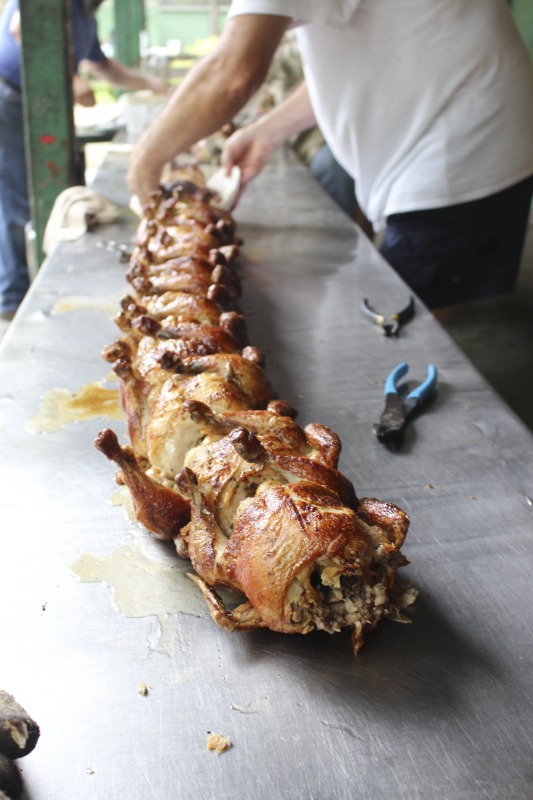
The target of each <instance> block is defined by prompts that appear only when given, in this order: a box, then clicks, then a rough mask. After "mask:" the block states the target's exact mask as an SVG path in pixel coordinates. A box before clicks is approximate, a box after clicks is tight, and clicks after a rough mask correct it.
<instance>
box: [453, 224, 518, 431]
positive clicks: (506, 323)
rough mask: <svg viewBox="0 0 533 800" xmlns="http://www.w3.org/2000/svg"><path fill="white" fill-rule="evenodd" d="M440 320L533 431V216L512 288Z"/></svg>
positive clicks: (458, 307)
mask: <svg viewBox="0 0 533 800" xmlns="http://www.w3.org/2000/svg"><path fill="white" fill-rule="evenodd" d="M443 325H444V328H445V329H446V330H447V331H448V333H449V334H450V336H452V338H453V339H454V340H455V341H456V342H457V344H458V345H459V347H460V348H461V349H462V350H463V351H464V352H465V354H466V355H467V356H468V358H470V360H471V361H472V363H473V364H474V366H475V367H476V368H477V369H478V370H479V372H481V374H482V375H484V376H485V378H486V379H487V380H488V381H489V383H490V384H491V385H492V386H493V387H494V388H495V389H496V391H497V392H498V393H499V394H500V395H501V397H503V399H504V400H505V401H506V402H507V403H508V405H509V406H510V407H511V408H512V409H513V411H514V412H515V413H516V414H517V415H518V416H519V417H520V418H521V419H522V420H523V422H525V424H526V425H527V426H528V427H529V428H531V430H533V215H532V217H531V219H530V224H529V229H528V236H527V239H526V246H525V250H524V257H523V261H522V268H521V271H520V277H519V282H518V286H517V289H516V291H515V292H514V293H513V294H512V295H506V296H505V297H501V298H496V299H491V300H482V301H478V302H474V303H466V304H464V305H463V306H456V308H455V309H454V310H453V311H452V313H451V314H450V316H449V318H448V319H447V320H446V322H445V323H443Z"/></svg>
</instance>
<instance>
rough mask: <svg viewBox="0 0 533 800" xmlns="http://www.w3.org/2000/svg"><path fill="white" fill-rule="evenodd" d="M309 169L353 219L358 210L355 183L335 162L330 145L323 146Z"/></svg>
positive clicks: (310, 163) (312, 160)
mask: <svg viewBox="0 0 533 800" xmlns="http://www.w3.org/2000/svg"><path fill="white" fill-rule="evenodd" d="M309 169H310V170H311V173H312V175H314V177H315V178H316V180H317V181H318V182H319V183H320V184H321V186H322V188H323V189H325V190H326V192H327V193H328V194H329V195H330V197H332V198H333V200H335V202H336V203H337V205H339V206H340V207H341V208H342V210H343V211H344V212H345V213H346V214H348V216H349V217H351V219H353V218H354V216H355V212H356V210H357V200H356V199H355V183H354V180H353V178H352V177H351V175H348V173H347V172H345V170H344V169H343V168H342V167H341V166H340V164H339V163H338V162H337V161H336V160H335V158H334V156H333V153H332V152H331V150H330V149H329V145H327V144H323V145H322V147H321V148H320V149H319V150H318V151H317V152H316V153H315V155H314V156H313V158H312V159H311V161H310V162H309Z"/></svg>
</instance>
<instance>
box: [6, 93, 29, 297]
mask: <svg viewBox="0 0 533 800" xmlns="http://www.w3.org/2000/svg"><path fill="white" fill-rule="evenodd" d="M29 216H30V210H29V199H28V182H27V175H26V158H25V153H24V130H23V118H22V97H21V95H20V93H19V92H17V91H15V90H14V89H11V88H10V87H8V86H5V85H4V84H3V83H0V312H6V311H15V309H16V308H17V307H18V306H19V304H20V302H21V300H22V298H23V297H24V295H25V294H26V292H27V290H28V287H29V278H28V266H27V263H26V247H25V239H24V225H25V224H26V222H27V221H28V219H29Z"/></svg>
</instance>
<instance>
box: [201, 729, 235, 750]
mask: <svg viewBox="0 0 533 800" xmlns="http://www.w3.org/2000/svg"><path fill="white" fill-rule="evenodd" d="M231 747H233V745H232V743H231V740H230V738H229V736H222V734H221V733H211V734H209V736H208V737H207V749H208V750H214V751H215V753H217V755H220V753H225V752H226V750H229V749H230V748H231Z"/></svg>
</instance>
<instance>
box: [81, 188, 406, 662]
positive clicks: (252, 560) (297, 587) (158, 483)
mask: <svg viewBox="0 0 533 800" xmlns="http://www.w3.org/2000/svg"><path fill="white" fill-rule="evenodd" d="M240 244H241V242H240V240H239V239H238V238H237V236H236V231H235V224H234V221H233V220H232V218H231V217H230V215H229V214H228V213H227V212H225V211H223V210H221V209H219V208H218V207H217V205H216V198H214V197H213V196H212V194H211V193H210V192H208V191H207V190H206V189H205V187H203V186H201V185H198V181H197V182H196V183H192V182H190V181H189V180H182V181H179V180H178V181H177V182H176V184H175V185H174V186H172V187H167V188H162V189H161V190H160V191H159V192H156V193H154V194H153V195H152V196H151V198H150V201H149V203H148V204H147V206H146V207H145V209H144V219H143V220H142V222H141V224H140V226H139V230H138V236H137V242H136V247H135V250H134V252H133V255H132V258H131V263H130V267H129V270H128V274H127V278H128V281H129V282H130V284H131V287H132V288H131V293H130V294H128V295H127V296H126V297H125V298H124V300H123V302H122V309H121V312H120V314H119V316H118V317H117V325H118V327H119V328H120V331H121V334H122V335H121V337H120V338H119V339H117V341H115V342H114V343H113V344H112V345H110V346H109V347H107V348H105V350H104V354H103V355H104V357H105V358H106V359H107V360H108V361H110V362H112V363H113V365H114V370H115V372H116V374H117V375H118V377H119V381H120V394H121V402H122V407H123V410H124V414H125V417H126V421H127V430H128V436H129V440H130V445H129V446H124V447H122V446H120V444H119V442H118V440H117V437H116V435H115V434H114V433H113V432H112V431H111V430H109V429H107V430H104V431H102V432H101V433H100V434H99V436H98V438H97V440H96V446H97V447H98V449H99V450H101V451H102V452H103V453H104V454H105V455H106V456H107V458H109V459H110V460H112V461H114V462H115V463H116V465H117V466H118V468H119V472H118V475H117V480H119V482H122V483H124V484H126V485H127V486H128V488H129V490H130V492H131V495H132V498H133V502H134V508H135V513H136V516H137V519H138V520H139V522H140V523H141V524H142V525H143V526H145V527H146V528H147V529H148V530H149V531H151V532H152V533H153V534H154V535H155V536H157V537H159V538H161V539H168V540H174V541H175V543H176V549H177V553H178V554H179V555H180V556H181V557H183V558H188V559H189V560H190V562H191V565H192V568H193V570H194V572H191V574H190V577H191V579H192V580H193V581H194V582H195V583H196V584H197V586H198V587H199V589H200V590H201V591H202V593H203V595H204V597H205V599H206V601H207V603H208V606H209V609H210V613H211V616H212V617H213V619H214V620H215V621H216V622H217V623H218V624H219V625H220V626H221V627H223V628H226V629H228V630H232V631H234V630H254V629H258V628H269V629H270V630H273V631H280V632H284V633H308V632H310V631H312V630H325V631H327V632H329V633H334V632H336V631H340V630H341V629H343V628H349V629H351V631H352V641H353V647H354V650H355V651H356V652H357V651H358V650H359V648H360V647H361V645H362V643H363V635H364V632H365V631H366V630H369V629H371V628H374V627H375V626H376V625H377V623H378V622H379V621H380V619H381V618H382V617H383V616H387V615H388V616H392V617H395V618H399V619H405V618H404V617H403V615H402V614H401V611H402V610H403V609H404V608H405V607H407V606H408V605H410V604H411V603H412V602H413V600H414V597H415V596H416V593H415V592H414V590H413V589H411V587H410V586H409V585H407V584H406V585H402V584H401V583H400V582H399V581H398V578H397V572H398V568H399V567H401V566H403V565H404V564H406V563H407V561H406V559H405V557H404V556H403V555H402V553H401V549H400V548H401V546H402V544H403V541H404V539H405V536H406V533H407V529H408V525H409V520H408V517H407V515H406V514H405V513H404V512H403V511H402V510H401V509H399V508H398V507H396V506H394V505H392V504H390V503H386V502H381V501H379V500H376V499H368V498H363V499H358V498H357V496H356V494H355V490H354V487H353V485H352V483H351V482H350V481H349V480H348V479H347V478H346V477H345V476H344V475H343V474H341V473H340V472H339V471H338V469H337V464H338V459H339V454H340V449H341V444H340V441H339V438H338V436H337V435H336V434H335V433H333V432H332V431H331V430H329V429H328V428H327V427H325V426H323V425H319V424H312V425H307V426H306V427H305V428H302V427H301V426H300V425H299V424H298V423H297V422H296V421H295V417H296V416H297V414H296V411H295V410H294V409H293V408H292V407H291V406H289V405H288V404H287V403H286V402H284V401H283V400H280V399H278V398H276V396H275V395H274V392H273V390H272V388H271V386H270V384H269V382H268V380H267V377H266V375H265V372H264V363H263V362H264V359H263V357H262V354H261V353H260V352H259V351H258V350H257V348H255V347H253V346H252V345H251V344H250V343H249V342H248V337H247V332H246V325H245V320H244V318H243V316H242V315H241V314H240V313H239V310H238V305H237V304H238V299H239V295H240V282H239V279H238V276H237V273H236V270H235V268H234V259H235V257H236V255H237V254H238V250H239V246H240ZM218 587H224V588H226V589H230V590H232V591H233V592H235V594H236V598H237V599H236V603H235V607H232V608H231V609H230V608H226V607H225V606H224V604H223V602H222V600H221V598H220V596H219V594H217V588H218ZM239 599H240V601H239Z"/></svg>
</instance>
